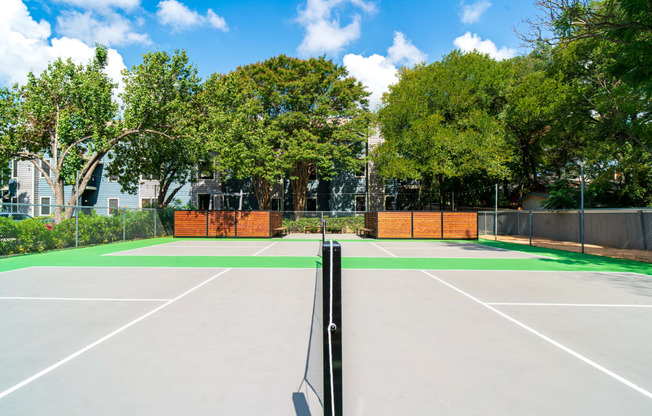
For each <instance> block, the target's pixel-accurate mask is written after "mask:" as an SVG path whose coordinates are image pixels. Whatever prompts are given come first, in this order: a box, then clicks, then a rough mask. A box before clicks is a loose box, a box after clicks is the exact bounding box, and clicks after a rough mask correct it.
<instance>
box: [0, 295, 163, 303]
mask: <svg viewBox="0 0 652 416" xmlns="http://www.w3.org/2000/svg"><path fill="white" fill-rule="evenodd" d="M0 300H70V301H102V302H169V301H171V300H172V299H120V298H39V297H25V296H0Z"/></svg>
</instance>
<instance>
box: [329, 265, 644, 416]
mask: <svg viewBox="0 0 652 416" xmlns="http://www.w3.org/2000/svg"><path fill="white" fill-rule="evenodd" d="M344 276H346V278H343V284H342V286H343V287H342V290H343V294H342V316H343V324H342V325H343V329H342V331H343V334H342V336H343V341H342V342H343V349H344V350H343V368H344V372H343V374H344V380H343V385H344V408H345V411H346V413H347V414H354V415H396V414H409V415H435V414H436V415H479V414H482V415H615V414H619V415H650V414H652V396H651V394H650V391H652V358H651V355H650V354H649V351H650V349H651V348H652V327H651V326H650V325H649V323H650V321H651V320H652V308H650V307H651V306H652V297H651V291H652V280H651V279H650V278H649V277H646V276H640V275H633V274H632V275H607V274H602V273H539V272H491V273H488V272H479V273H478V272H473V273H471V272H464V271H382V272H379V271H371V270H366V271H361V270H355V271H350V270H349V271H345V274H344ZM612 279H613V281H612ZM560 304H562V305H560Z"/></svg>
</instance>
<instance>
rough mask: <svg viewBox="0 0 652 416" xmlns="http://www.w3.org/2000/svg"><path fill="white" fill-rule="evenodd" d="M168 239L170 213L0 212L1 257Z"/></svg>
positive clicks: (48, 208) (32, 208)
mask: <svg viewBox="0 0 652 416" xmlns="http://www.w3.org/2000/svg"><path fill="white" fill-rule="evenodd" d="M56 209H60V210H61V211H62V220H61V221H60V222H59V223H58V224H57V223H55V221H54V213H55V210H56ZM171 235H174V210H172V209H154V208H128V207H120V208H118V207H97V206H96V207H92V208H89V207H83V206H74V205H42V204H17V203H4V204H2V208H1V210H0V257H2V256H10V255H15V254H25V253H38V252H42V251H47V250H60V249H64V248H70V247H83V246H90V245H96V244H106V243H112V242H116V241H128V240H139V239H145V238H154V237H165V236H171Z"/></svg>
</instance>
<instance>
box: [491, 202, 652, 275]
mask: <svg viewBox="0 0 652 416" xmlns="http://www.w3.org/2000/svg"><path fill="white" fill-rule="evenodd" d="M478 227H479V230H480V234H481V235H482V237H483V238H494V239H496V240H498V241H507V242H515V243H521V244H529V245H531V246H536V247H546V248H554V249H559V250H566V251H574V252H582V253H588V254H595V255H600V256H608V257H616V258H623V259H630V260H636V261H643V262H647V263H652V209H650V208H641V209H588V210H585V211H584V212H582V211H580V210H561V211H498V216H497V217H496V215H495V213H494V212H493V211H480V212H479V217H478Z"/></svg>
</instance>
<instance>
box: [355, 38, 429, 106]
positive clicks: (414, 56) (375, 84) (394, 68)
mask: <svg viewBox="0 0 652 416" xmlns="http://www.w3.org/2000/svg"><path fill="white" fill-rule="evenodd" d="M426 58H427V56H426V54H424V53H423V52H421V51H420V50H419V49H417V47H416V46H414V45H412V42H410V41H409V40H406V39H405V35H403V33H401V32H394V43H393V44H392V46H390V47H389V48H388V49H387V56H386V57H385V56H381V55H378V54H374V55H371V56H368V57H364V56H362V55H354V54H347V55H346V56H344V60H343V61H344V66H345V67H346V69H347V70H348V71H349V73H350V74H351V75H353V76H354V77H356V78H357V79H358V80H359V81H360V82H362V84H363V85H365V86H366V87H367V90H368V91H369V92H370V93H371V96H370V97H369V102H370V106H371V109H375V108H376V107H378V105H379V104H380V102H381V98H382V96H383V93H385V92H387V90H388V88H389V86H390V85H392V84H395V83H396V82H397V81H398V66H404V65H407V66H413V65H415V64H417V63H419V62H423V61H425V60H426Z"/></svg>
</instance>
